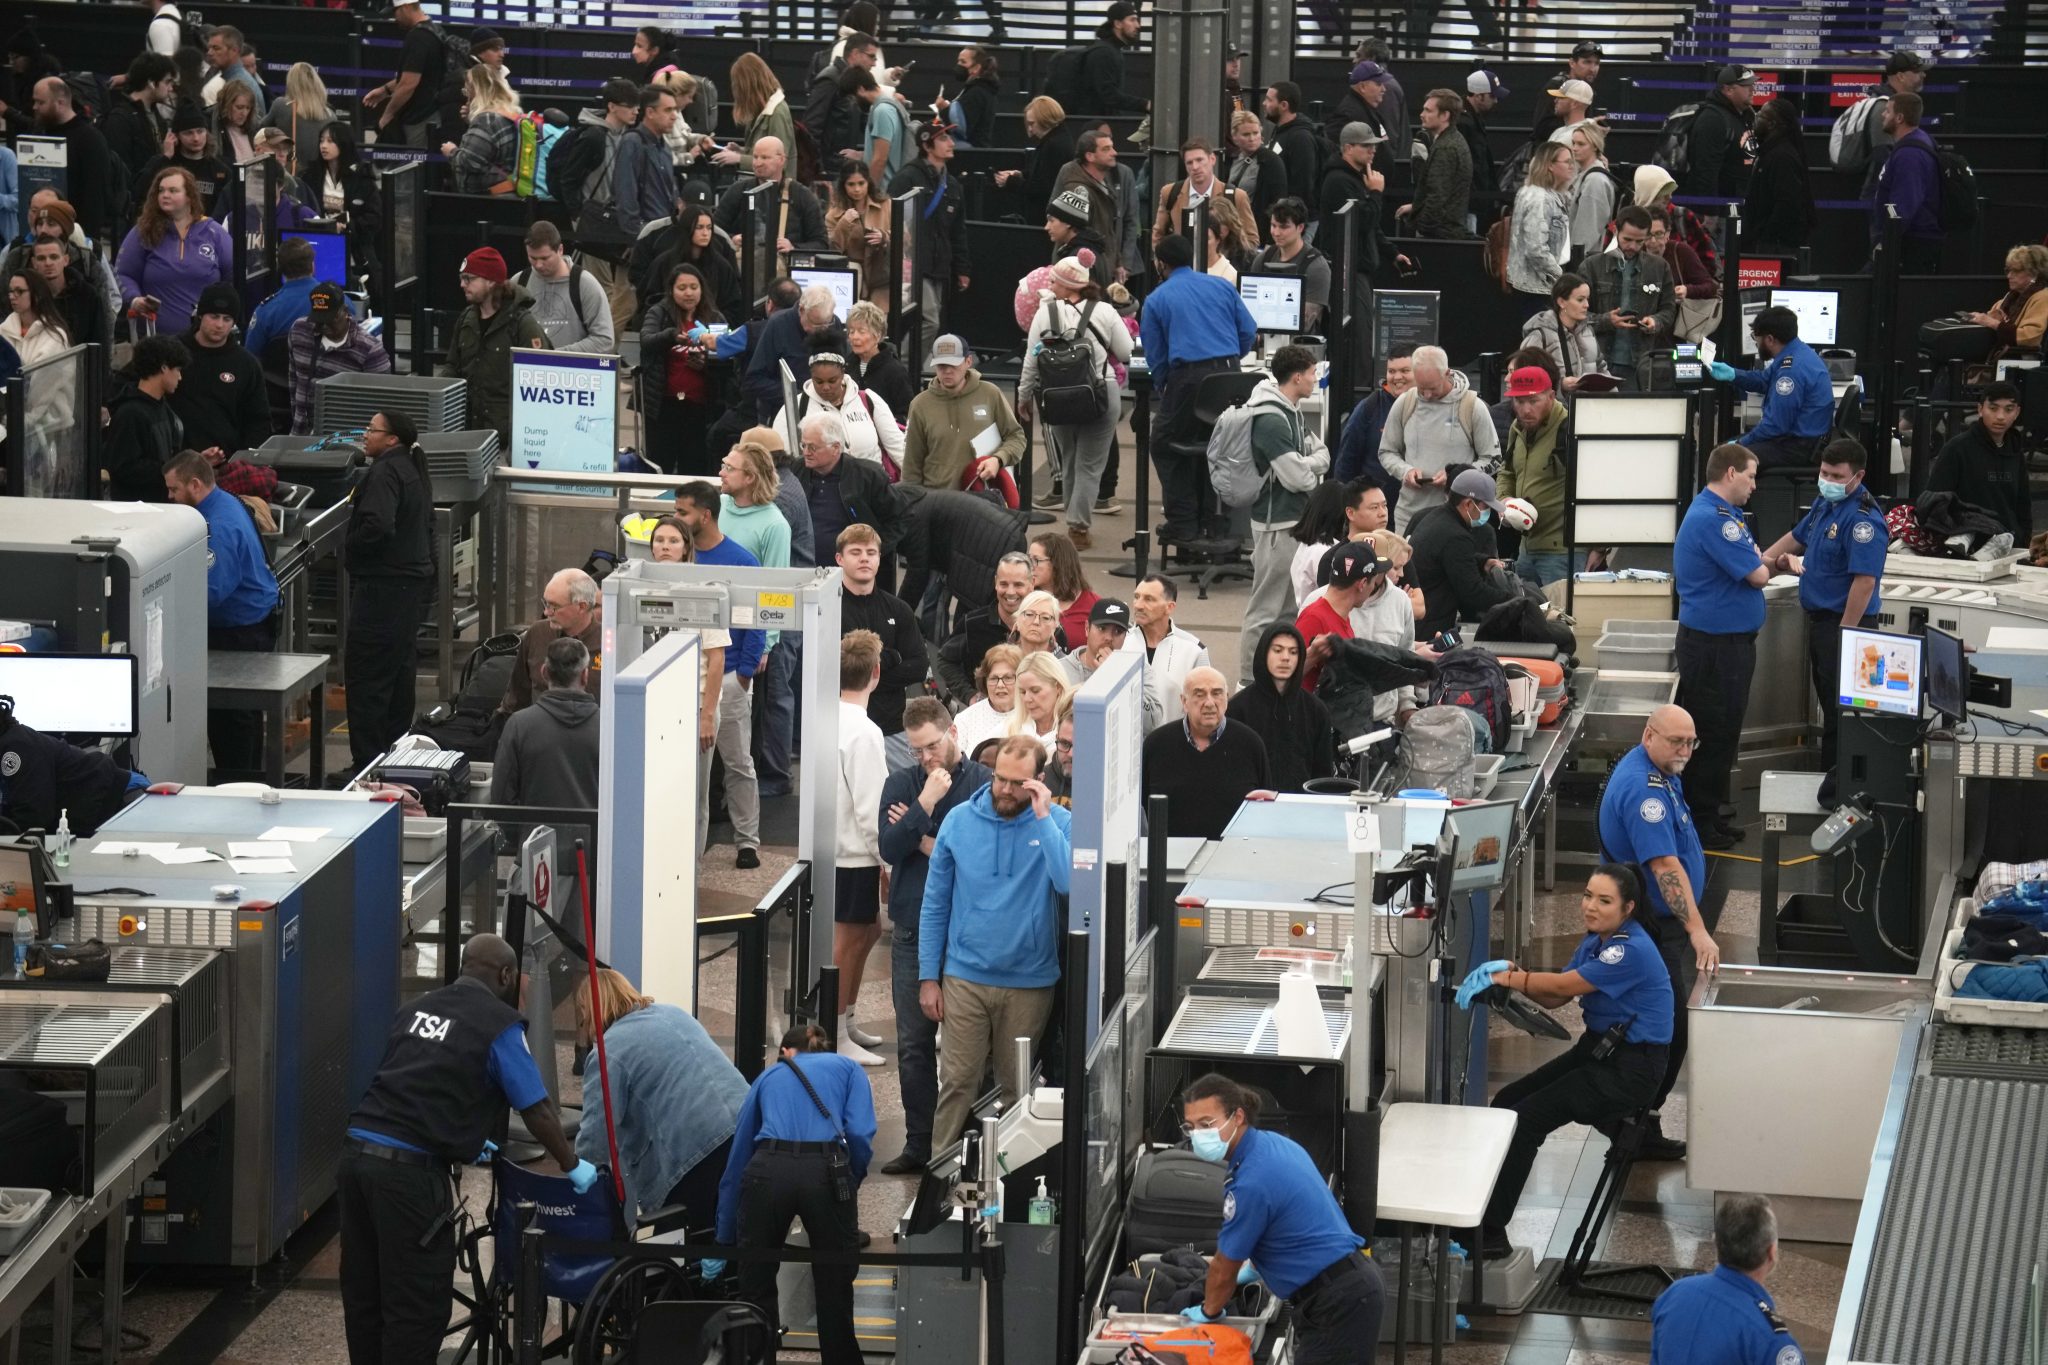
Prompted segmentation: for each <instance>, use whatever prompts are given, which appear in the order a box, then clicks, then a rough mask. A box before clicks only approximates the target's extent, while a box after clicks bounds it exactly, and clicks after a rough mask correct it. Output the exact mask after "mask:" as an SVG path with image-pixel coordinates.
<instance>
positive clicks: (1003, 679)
mask: <svg viewBox="0 0 2048 1365" xmlns="http://www.w3.org/2000/svg"><path fill="white" fill-rule="evenodd" d="M1016 681H1017V675H1016V674H1015V673H991V674H989V675H988V685H989V686H990V687H994V686H995V685H996V684H997V683H1003V684H1006V685H1007V684H1010V683H1014V682H1016Z"/></svg>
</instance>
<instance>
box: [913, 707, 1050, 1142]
mask: <svg viewBox="0 0 2048 1365" xmlns="http://www.w3.org/2000/svg"><path fill="white" fill-rule="evenodd" d="M1045 761H1046V755H1045V747H1044V745H1042V744H1041V743H1040V742H1039V741H1038V740H1037V738H1036V737H1034V736H1031V735H1012V736H1011V737H1010V738H1008V739H1006V740H1004V741H1003V742H1002V744H1001V745H999V746H998V747H997V749H996V753H995V762H994V764H993V767H994V769H995V776H994V777H993V778H992V779H991V780H990V782H989V784H988V786H987V787H986V788H984V789H983V790H981V791H979V792H976V793H975V794H974V796H973V797H972V798H971V799H970V800H968V801H967V802H965V803H964V804H962V805H960V806H958V807H956V808H955V809H954V810H953V811H952V812H951V813H950V814H948V815H947V817H946V820H945V823H944V824H942V825H940V826H939V836H938V839H937V841H936V842H935V843H934V844H933V845H932V859H931V870H930V872H929V873H928V874H927V875H926V878H925V884H924V907H923V910H922V912H921V914H920V916H919V921H918V935H917V946H918V971H917V976H918V986H917V990H918V1003H919V1004H920V1005H922V1006H923V1008H924V1012H925V1014H926V1015H927V1016H928V1017H929V1018H931V1019H932V1020H933V1021H934V1022H936V1023H941V1024H944V1025H945V1027H946V1047H945V1050H944V1051H943V1052H941V1053H940V1054H939V1108H938V1113H937V1115H936V1116H935V1117H934V1119H933V1121H932V1154H933V1155H934V1156H936V1155H938V1154H939V1153H941V1152H943V1151H945V1150H946V1149H947V1148H948V1147H951V1146H952V1145H953V1144H954V1143H955V1142H957V1141H959V1139H960V1130H961V1128H962V1127H963V1126H964V1125H965V1124H966V1122H967V1114H968V1110H969V1109H970V1108H971V1107H972V1105H973V1103H974V1097H975V1094H976V1093H977V1092H978V1091H979V1089H980V1087H981V1077H982V1070H983V1068H984V1067H985V1066H986V1065H987V1064H988V1063H989V1062H990V1061H991V1060H993V1061H994V1063H995V1072H996V1084H997V1086H998V1087H999V1088H1000V1089H1001V1091H1002V1097H1003V1104H1004V1107H1006V1108H1007V1107H1008V1106H1010V1105H1012V1104H1015V1103H1016V1101H1017V1095H1018V1088H1019V1086H1020V1085H1021V1084H1022V1079H1023V1078H1021V1077H1020V1076H1018V1074H1017V1065H1016V1058H1015V1054H1014V1052H1013V1051H1012V1049H1011V1047H1010V1040H1011V1039H1012V1038H1019V1037H1027V1038H1037V1037H1038V1036H1039V1034H1041V1033H1042V1032H1044V1030H1045V1025H1046V1021H1047V1020H1049V1019H1050V1018H1051V1017H1052V990H1053V983H1055V982H1056V981H1058V980H1059V975H1060V963H1059V948H1058V944H1059V933H1058V925H1057V923H1056V920H1055V916H1056V913H1057V905H1058V901H1057V900H1056V899H1055V897H1056V896H1060V895H1065V894H1066V892H1067V886H1068V867H1069V859H1070V856H1071V851H1070V850H1071V841H1070V838H1069V835H1068V829H1069V826H1070V823H1071V821H1070V817H1069V816H1068V814H1067V812H1066V810H1065V809H1063V808H1062V807H1059V806H1055V805H1054V804H1053V802H1052V793H1051V791H1049V790H1048V789H1047V787H1046V785H1045V783H1044V782H1043V781H1041V780H1040V779H1041V778H1042V776H1043V774H1044V770H1045Z"/></svg>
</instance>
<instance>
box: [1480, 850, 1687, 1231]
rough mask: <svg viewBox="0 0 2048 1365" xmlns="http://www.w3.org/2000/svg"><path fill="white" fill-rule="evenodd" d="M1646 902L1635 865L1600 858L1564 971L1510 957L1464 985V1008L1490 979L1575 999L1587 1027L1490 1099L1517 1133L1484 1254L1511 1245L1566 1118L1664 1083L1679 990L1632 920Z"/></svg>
mask: <svg viewBox="0 0 2048 1365" xmlns="http://www.w3.org/2000/svg"><path fill="white" fill-rule="evenodd" d="M1641 902H1642V891H1641V887H1640V884H1639V883H1638V882H1637V880H1636V874H1635V872H1634V871H1633V870H1632V869H1630V868H1626V867H1623V866H1621V865H1620V864H1618V863H1602V864H1601V865H1600V866H1599V867H1596V868H1594V869H1593V875H1592V876H1590V877H1588V878H1587V879H1586V889H1585V891H1584V892H1582V893H1581V894H1580V896H1579V914H1580V916H1581V917H1582V918H1583V919H1584V921H1585V925H1586V936H1585V937H1584V938H1583V939H1581V940H1580V941H1579V946H1578V948H1577V949H1576V950H1575V951H1574V952H1573V953H1572V957H1571V961H1569V962H1567V963H1565V966H1564V970H1563V971H1561V972H1532V971H1526V970H1524V969H1523V968H1521V967H1517V966H1516V965H1515V964H1514V963H1512V962H1505V961H1503V962H1489V963H1487V964H1485V965H1484V966H1482V967H1479V968H1477V969H1476V970H1474V971H1473V972H1472V974H1471V975H1470V976H1467V977H1466V978H1465V982H1464V984H1463V985H1462V986H1460V987H1459V988H1458V1004H1459V1006H1460V1007H1461V1008H1464V1009H1470V1008H1471V1007H1472V1001H1473V999H1474V998H1476V997H1477V996H1478V994H1479V993H1480V992H1481V991H1483V990H1485V989H1486V988H1487V987H1489V986H1506V987H1508V988H1509V989H1511V990H1517V991H1520V992H1521V993H1522V994H1524V995H1526V996H1528V997H1529V998H1530V999H1531V1000H1534V1001H1535V1002H1536V1003H1537V1004H1539V1005H1541V1006H1543V1007H1544V1008H1545V1009H1556V1008H1558V1007H1559V1006H1562V1005H1565V1004H1568V1003H1570V1002H1571V1001H1573V1000H1577V1001H1578V1002H1579V1009H1580V1011H1581V1012H1582V1013H1583V1014H1584V1015H1585V1017H1586V1031H1585V1032H1584V1033H1582V1034H1580V1035H1579V1040H1578V1042H1576V1043H1575V1044H1573V1045H1572V1050H1571V1051H1569V1052H1567V1053H1565V1054H1564V1055H1563V1056H1562V1057H1553V1058H1552V1059H1551V1060H1549V1061H1547V1062H1545V1063H1544V1064H1543V1065H1542V1066H1539V1067H1537V1068H1536V1069H1535V1070H1534V1071H1532V1072H1530V1073H1529V1074H1528V1075H1526V1076H1524V1077H1522V1079H1520V1080H1519V1081H1514V1082H1512V1083H1510V1084H1509V1085H1508V1086H1506V1087H1505V1088H1504V1089H1502V1090H1501V1092H1500V1094H1498V1095H1496V1096H1495V1097H1494V1101H1493V1107H1494V1108H1496V1109H1512V1110H1513V1111H1514V1113H1515V1136H1514V1140H1513V1141H1512V1142H1510V1143H1509V1144H1508V1155H1507V1160H1506V1161H1505V1162H1503V1163H1502V1165H1501V1168H1500V1175H1499V1176H1498V1177H1497V1178H1496V1179H1495V1180H1494V1182H1493V1195H1492V1197H1491V1198H1489V1199H1488V1200H1487V1201H1486V1212H1485V1214H1484V1215H1483V1216H1482V1218H1481V1221H1480V1245H1481V1246H1482V1248H1484V1253H1485V1256H1486V1258H1487V1259H1488V1260H1499V1259H1501V1258H1502V1257H1505V1256H1507V1255H1509V1254H1510V1253H1511V1252H1513V1250H1514V1248H1513V1247H1512V1246H1511V1245H1510V1244H1509V1242H1508V1220H1509V1219H1510V1218H1513V1217H1514V1215H1515V1205H1516V1203H1517V1202H1519V1201H1520V1199H1521V1197H1522V1186H1523V1185H1524V1184H1526V1183H1527V1182H1528V1179H1529V1169H1530V1167H1532V1166H1534V1165H1535V1164H1536V1153H1537V1151H1538V1149H1540V1148H1541V1147H1542V1146H1543V1140H1544V1139H1545V1138H1547V1137H1549V1136H1550V1135H1551V1134H1552V1133H1554V1132H1556V1131H1557V1130H1558V1129H1559V1128H1562V1127H1563V1126H1564V1125H1565V1124H1567V1123H1584V1124H1589V1125H1591V1126H1593V1127H1596V1128H1598V1127H1601V1126H1603V1125H1607V1124H1612V1123H1618V1122H1620V1121H1621V1120H1622V1119H1625V1118H1627V1117H1628V1116H1629V1115H1631V1114H1634V1113H1636V1112H1637V1111H1638V1110H1641V1109H1646V1108H1648V1107H1649V1105H1650V1103H1651V1100H1652V1099H1653V1097H1655V1095H1656V1094H1657V1088H1658V1086H1660V1085H1661V1084H1663V1081H1664V1071H1665V1062H1666V1060H1667V1059H1668V1057H1669V1054H1670V1051H1671V1020H1672V1015H1673V999H1674V997H1673V995H1672V988H1671V979H1670V977H1669V976H1668V975H1667V974H1666V973H1665V970H1664V963H1663V961H1662V960H1661V959H1660V958H1659V957H1658V954H1657V949H1656V945H1655V944H1654V943H1653V942H1651V941H1650V935H1649V934H1648V933H1647V932H1646V931H1645V930H1644V928H1643V926H1642V925H1641V924H1639V923H1638V922H1637V921H1636V918H1635V917H1636V914H1637V911H1638V910H1639V909H1640V908H1641Z"/></svg>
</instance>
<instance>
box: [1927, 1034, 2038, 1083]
mask: <svg viewBox="0 0 2048 1365" xmlns="http://www.w3.org/2000/svg"><path fill="white" fill-rule="evenodd" d="M1927 1069H1928V1070H1929V1071H1930V1072H1931V1073H1932V1074H1934V1075H1936V1076H1972V1077H1976V1078H1979V1079H1981V1080H1988V1081H2032V1082H2035V1083H2037V1084H2038V1083H2040V1082H2043V1081H2048V1030H2042V1029H2030V1028H1995V1027H1992V1026H1989V1025H1985V1024H1952V1023H1949V1022H1947V1021H1946V1020H1942V1021H1938V1022H1936V1024H1935V1025H1934V1033H1933V1038H1932V1040H1931V1042H1930V1045H1929V1047H1928V1053H1927Z"/></svg>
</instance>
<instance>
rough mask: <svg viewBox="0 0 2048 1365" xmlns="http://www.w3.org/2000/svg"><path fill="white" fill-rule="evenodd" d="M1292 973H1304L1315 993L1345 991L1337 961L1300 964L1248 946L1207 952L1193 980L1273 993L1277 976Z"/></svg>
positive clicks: (1287, 956) (1294, 957)
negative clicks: (1313, 986)
mask: <svg viewBox="0 0 2048 1365" xmlns="http://www.w3.org/2000/svg"><path fill="white" fill-rule="evenodd" d="M1296 971H1298V972H1307V973H1308V975H1309V978H1310V979H1311V980H1312V981H1314V982H1315V983H1316V987H1317V988H1318V989H1319V990H1343V989H1344V987H1345V981H1344V966H1343V963H1342V962H1341V961H1330V962H1324V961H1319V960H1317V961H1304V960H1302V959H1301V957H1299V956H1298V955H1292V954H1287V953H1285V951H1284V950H1283V952H1282V953H1279V954H1276V953H1274V952H1272V951H1271V950H1269V949H1266V948H1259V947H1254V946H1251V945H1232V946H1226V947H1222V948H1211V949H1210V950H1209V955H1208V956H1207V957H1205V958H1203V959H1202V968H1201V970H1200V971H1198V972H1197V973H1195V979H1196V980H1197V981H1208V982H1212V983H1214V984H1216V985H1220V986H1253V987H1257V988H1260V989H1261V990H1267V991H1277V990H1279V989H1280V978H1281V976H1282V975H1284V974H1285V973H1287V972H1296Z"/></svg>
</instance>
